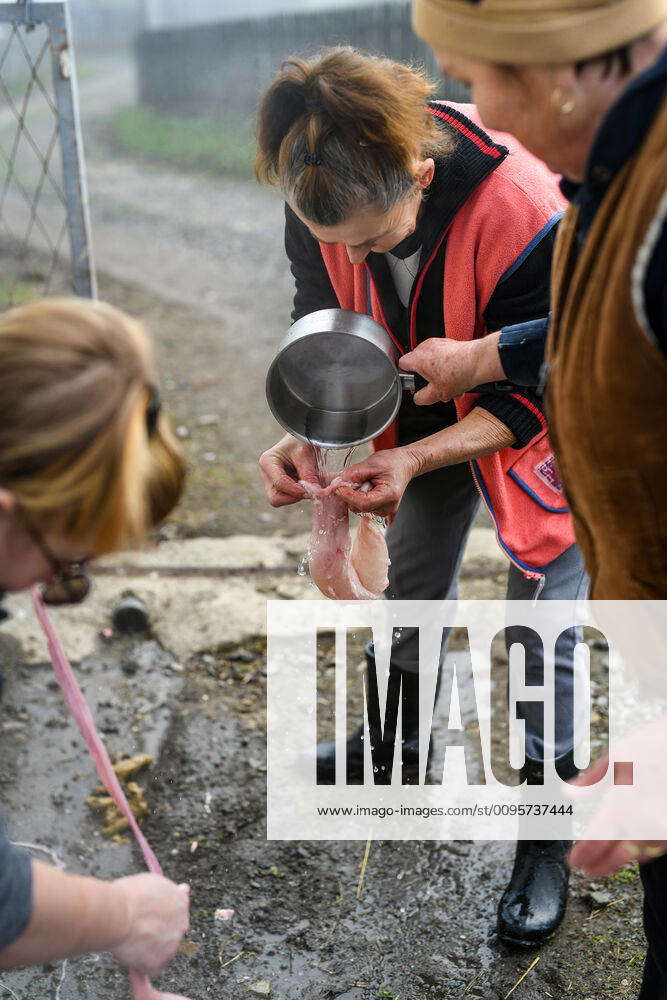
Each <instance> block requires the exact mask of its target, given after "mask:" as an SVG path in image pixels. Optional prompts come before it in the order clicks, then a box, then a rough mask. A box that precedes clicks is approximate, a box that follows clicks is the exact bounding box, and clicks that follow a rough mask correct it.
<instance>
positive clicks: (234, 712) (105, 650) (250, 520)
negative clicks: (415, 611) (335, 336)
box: [0, 60, 644, 1000]
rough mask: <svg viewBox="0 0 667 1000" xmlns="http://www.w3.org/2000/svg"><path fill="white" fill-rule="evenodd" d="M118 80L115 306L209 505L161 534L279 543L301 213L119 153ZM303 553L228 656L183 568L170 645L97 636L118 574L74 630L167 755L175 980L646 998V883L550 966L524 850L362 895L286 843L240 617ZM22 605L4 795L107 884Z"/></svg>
mask: <svg viewBox="0 0 667 1000" xmlns="http://www.w3.org/2000/svg"><path fill="white" fill-rule="evenodd" d="M104 72H105V73H106V74H107V77H106V78H105V79H104V80H99V79H95V78H93V79H92V80H90V79H88V80H87V81H85V82H83V81H82V104H83V109H84V117H85V120H84V127H85V134H86V139H87V143H88V151H89V162H90V187H91V201H92V209H93V221H94V232H95V240H96V251H97V258H98V263H99V268H100V279H101V281H100V284H101V293H102V295H103V296H104V297H106V298H108V299H110V300H111V301H113V302H115V303H117V304H119V305H121V306H123V307H125V308H127V309H128V310H130V311H131V312H134V313H135V314H136V315H139V316H141V317H143V318H144V319H145V320H146V321H147V322H148V324H149V325H150V327H151V329H152V330H153V332H154V335H155V338H156V344H157V355H158V364H159V370H160V376H161V387H162V391H163V395H164V399H165V405H166V407H167V409H168V410H169V412H170V413H171V414H172V415H173V418H174V422H175V424H176V425H177V426H178V427H179V428H180V430H179V433H180V434H181V436H182V441H183V444H184V447H185V448H186V450H187V452H188V455H189V457H190V460H191V478H190V487H189V490H188V495H187V497H186V499H185V501H184V504H183V505H182V507H181V508H180V509H179V511H178V512H177V514H176V515H175V517H174V518H173V519H172V521H171V523H170V525H168V526H167V527H166V528H165V530H164V531H163V533H162V537H163V538H167V539H169V538H171V539H175V541H173V542H172V543H171V544H172V545H176V546H178V545H179V544H183V545H187V541H184V542H182V543H180V542H179V539H188V538H198V537H201V536H206V537H209V536H210V537H214V536H217V537H221V536H223V537H225V536H232V537H231V538H230V541H233V537H234V536H237V535H239V534H241V533H244V534H246V535H248V536H252V539H254V541H252V544H253V545H257V546H259V549H258V551H260V552H261V551H262V549H261V546H262V545H264V544H267V545H268V544H269V543H270V541H271V539H270V538H269V536H275V535H278V534H287V535H294V534H295V533H298V534H301V533H303V532H304V531H306V529H307V525H308V512H307V511H306V510H304V509H302V508H294V509H291V510H289V511H281V512H276V511H272V510H271V509H269V508H268V507H267V506H266V505H265V503H264V501H263V495H262V492H261V488H260V485H259V481H258V478H257V474H256V464H255V463H256V457H257V454H258V452H259V451H260V450H261V449H262V448H264V447H266V445H267V444H269V443H270V442H271V441H272V440H273V438H274V435H275V425H274V424H273V422H272V420H271V418H270V417H269V415H268V413H267V411H266V408H265V405H264V401H263V391H262V382H263V373H264V371H265V369H266V365H267V363H268V360H269V359H270V357H271V355H272V351H273V348H274V345H275V343H276V342H277V340H278V339H279V337H280V335H281V332H282V331H283V329H284V328H285V326H286V325H287V322H288V313H289V280H288V278H289V275H288V273H287V270H286V268H285V265H284V261H283V258H282V249H281V233H280V228H281V226H280V223H281V206H280V204H279V202H278V200H277V199H276V198H275V197H274V196H273V195H272V194H271V193H267V192H258V191H257V190H256V189H255V188H254V186H252V184H251V183H250V182H247V183H245V182H242V181H225V180H224V179H223V180H213V179H211V178H205V177H196V176H187V175H182V174H176V173H170V172H169V171H168V170H166V169H164V168H156V167H153V166H148V165H145V164H140V163H135V162H133V161H130V160H127V159H123V158H119V156H118V155H117V153H115V152H114V151H112V150H110V149H109V147H108V145H107V144H106V143H105V121H106V120H107V118H108V115H109V114H110V113H112V112H113V110H115V108H116V107H117V106H119V104H122V103H123V102H126V101H128V100H130V99H131V95H132V74H131V66H130V65H129V64H128V63H126V62H123V61H120V62H119V61H118V60H116V61H113V62H112V63H110V64H109V66H107V67H106V68H105V70H104ZM87 93H88V94H89V100H88V101H87V98H86V95H87ZM479 525H480V526H479V528H478V531H479V532H482V533H486V536H488V537H486V541H485V542H484V544H483V545H482V546H481V549H480V550H479V552H478V553H477V554H476V555H475V554H474V553H473V554H471V555H470V556H469V558H468V559H467V561H466V564H465V567H464V581H463V593H464V596H466V595H467V596H476V597H489V598H491V597H499V596H502V577H503V567H502V562H500V561H499V560H498V556H497V555H496V554H495V550H493V545H492V538H491V537H490V536H491V532H490V531H489V529H488V526H487V527H484V524H483V521H480V522H479ZM480 537H481V536H480ZM252 539H251V540H252ZM247 544H248V545H249V546H250V544H251V541H248V543H247ZM297 548H298V546H297ZM174 551H177V550H174ZM170 558H171V557H170ZM297 562H298V558H297V556H296V555H295V554H290V553H289V552H287V551H286V554H285V563H284V565H282V566H281V568H280V573H279V574H278V573H277V574H276V576H275V577H271V576H270V574H269V577H268V578H267V579H260V578H259V577H257V576H256V575H253V576H250V575H249V573H248V575H247V576H246V577H244V576H243V574H242V573H241V574H240V575H239V578H238V581H237V582H238V590H237V591H235V590H234V589H233V587H232V585H231V584H229V587H230V589H229V612H230V615H231V612H232V610H233V611H234V615H235V617H234V625H233V628H232V629H231V631H230V632H229V636H233V638H229V636H228V638H227V640H226V641H225V642H224V643H223V644H220V643H213V644H211V642H210V641H209V640H207V639H206V637H205V636H204V634H203V630H202V629H200V628H199V625H197V628H196V629H195V628H193V629H190V630H188V628H187V624H188V619H189V617H191V614H192V613H191V611H190V610H189V609H192V608H193V607H194V604H193V602H195V601H196V605H197V614H198V615H200V616H201V615H205V614H206V609H207V607H209V606H210V607H211V608H215V612H214V613H215V615H216V616H217V617H223V618H224V615H225V611H224V607H223V608H222V609H221V607H220V605H219V604H215V600H216V593H217V591H216V588H219V586H221V584H219V583H218V582H217V581H216V579H215V578H214V577H213V576H212V577H211V579H210V581H209V582H208V584H207V586H208V587H209V590H208V591H206V590H201V589H200V590H197V591H196V592H195V591H194V589H193V587H194V582H193V581H192V580H190V579H188V578H187V575H186V576H184V577H183V578H180V579H179V578H174V579H171V578H169V579H170V582H169V581H168V580H167V578H166V577H165V578H164V579H163V578H162V577H161V576H160V574H159V573H157V572H155V571H153V570H149V569H146V571H145V574H144V576H143V577H139V576H138V577H137V579H136V581H135V580H134V579H133V580H132V584H133V589H135V590H137V591H138V592H139V593H141V594H142V595H143V596H145V598H146V600H147V601H148V603H149V610H150V611H151V614H152V617H153V619H154V625H155V635H147V636H139V637H135V638H133V639H122V638H120V637H118V636H114V637H112V638H111V639H106V640H105V639H103V638H101V637H100V636H99V635H98V633H99V631H100V630H101V629H102V628H103V627H104V626H107V625H108V622H109V613H110V610H111V607H112V606H113V603H114V601H115V600H116V599H117V597H118V596H119V594H120V592H121V591H122V587H123V578H116V577H109V578H108V579H107V578H106V577H103V578H100V580H98V588H99V591H100V592H101V594H102V599H101V600H100V601H99V602H98V603H97V604H94V605H92V606H91V607H92V610H89V611H88V612H84V611H81V625H80V627H79V623H78V620H77V618H76V617H75V616H72V615H71V614H70V617H69V618H68V617H67V614H66V613H63V615H62V617H61V618H59V622H60V623H62V628H63V629H65V631H64V634H65V635H66V636H67V641H68V644H69V648H70V649H71V650H73V651H75V650H78V649H79V648H80V649H81V651H80V652H79V653H76V654H75V653H74V652H73V657H74V659H76V660H77V661H79V663H78V672H79V675H80V677H81V679H82V683H83V684H84V687H85V689H86V693H87V694H88V696H89V698H90V700H91V703H92V706H93V709H94V711H95V715H96V718H97V719H98V721H99V723H100V726H101V730H102V732H103V735H104V736H105V738H106V740H107V743H108V745H109V747H110V750H111V752H112V753H113V754H114V755H115V756H117V757H120V756H122V755H127V754H132V753H135V752H138V751H142V752H143V751H145V752H148V753H150V754H152V755H153V756H154V757H155V764H154V765H153V767H152V768H151V769H150V770H149V771H147V772H145V773H144V774H143V775H140V776H139V781H140V783H141V784H142V785H143V786H144V788H145V790H146V795H147V799H148V803H149V808H150V813H149V816H148V818H147V820H146V822H145V831H146V834H147V835H148V837H149V840H150V841H151V843H152V844H153V846H154V848H155V850H156V852H157V854H158V856H159V857H160V858H161V859H162V860H163V863H164V866H165V869H166V870H167V872H168V874H169V875H170V876H172V877H173V878H175V879H176V880H178V881H183V880H187V881H189V882H190V883H191V886H192V903H193V912H192V929H191V932H190V934H189V936H188V944H187V946H186V948H185V950H184V953H182V954H180V955H179V956H178V957H177V959H176V960H175V961H174V963H173V964H172V966H171V967H170V970H169V973H168V975H166V976H165V977H164V979H163V982H162V986H163V988H168V989H172V990H174V989H176V990H178V991H181V992H184V993H186V994H187V995H188V996H190V997H192V998H193V1000H199V998H204V997H208V996H212V997H221V998H223V997H224V998H228V1000H242V998H243V1000H246V998H248V997H252V996H261V995H270V996H271V997H274V998H276V1000H288V998H289V1000H306V998H308V1000H311V998H312V1000H334V998H338V1000H379V998H382V997H384V998H385V1000H391V998H393V1000H427V998H428V1000H430V998H437V1000H464V998H477V1000H492V998H493V1000H496V998H505V997H507V995H508V994H509V992H510V991H511V990H512V988H513V987H514V986H515V984H517V983H518V981H519V979H520V977H521V976H523V974H524V973H525V972H526V970H527V969H528V968H529V967H530V966H531V963H532V962H533V961H534V959H535V958H536V957H539V961H538V962H537V964H536V965H535V966H534V967H533V968H532V969H531V971H530V972H529V973H528V975H527V976H526V977H525V979H523V980H522V981H521V982H520V983H519V985H517V986H516V989H515V990H514V992H512V994H511V995H512V996H513V997H515V998H517V1000H542V998H545V997H556V998H565V997H567V998H573V1000H606V998H609V1000H611V998H614V1000H630V998H632V997H634V996H635V995H636V993H637V987H638V980H639V976H640V970H641V962H642V956H643V948H644V943H643V937H642V934H641V921H640V900H641V892H640V887H639V880H638V876H637V873H636V871H633V870H629V871H627V872H622V873H620V874H618V875H616V876H614V877H613V878H611V879H606V880H598V882H596V883H594V884H591V883H590V882H589V881H587V880H585V879H582V878H580V877H579V876H576V875H575V876H574V878H573V886H572V892H571V897H570V904H569V908H568V914H567V918H566V921H565V924H564V926H563V928H562V930H561V931H560V933H559V934H558V935H557V937H556V938H555V939H554V940H553V942H551V943H550V944H548V945H547V946H546V947H544V948H543V949H541V951H539V952H538V953H535V954H533V953H511V952H508V951H507V950H506V949H504V948H503V947H502V946H500V945H499V944H498V942H497V941H496V939H495V935H494V915H495V907H496V905H497V901H498V898H499V896H500V893H501V892H502V889H503V887H504V884H505V882H506V880H507V877H508V875H509V871H510V868H511V859H512V852H513V848H512V845H511V844H509V843H499V844H498V843H468V842H465V843H447V844H437V843H415V842H407V843H391V842H386V843H382V842H376V843H373V844H372V846H371V850H370V856H369V860H368V867H367V870H366V874H365V879H364V883H363V887H362V891H361V894H360V898H357V888H358V882H359V870H360V862H361V859H362V857H363V854H364V849H365V845H364V844H363V843H343V842H341V843H337V842H330V843H329V842H324V843H323V842H317V843H314V842H313V843H309V842H303V843H293V842H285V843H282V842H267V841H266V839H265V823H264V815H265V736H264V710H265V702H264V698H265V684H266V678H265V656H264V644H263V638H262V636H261V634H259V633H260V632H261V627H260V626H258V625H255V624H253V626H252V628H249V627H246V629H245V630H244V628H243V627H242V617H241V619H239V617H238V616H239V614H241V616H242V611H243V607H244V601H247V600H248V594H249V593H250V590H252V593H253V594H254V596H255V597H257V596H258V595H259V598H260V599H261V600H264V599H265V597H266V596H276V595H278V596H282V597H285V598H287V597H289V596H303V583H302V582H301V583H299V584H298V586H297V587H296V589H293V590H292V591H290V587H289V586H288V584H296V583H298V578H297V576H296V566H297ZM246 569H247V566H246ZM151 572H153V577H151V575H150V574H151ZM234 580H236V577H235V578H234ZM142 581H143V582H142ZM142 586H143V587H145V593H144V592H143V591H142ZM167 586H169V587H170V588H171V589H170V590H169V597H168V599H164V596H163V595H164V593H165V592H166V588H167ZM225 586H227V583H225ZM234 586H236V583H235V584H234ZM105 587H106V588H107V589H106V590H105ZM243 587H246V588H247V589H246V590H243ZM114 588H115V589H114ZM11 607H12V613H13V617H12V618H11V619H10V620H9V621H8V622H7V623H5V624H4V625H3V627H2V631H1V633H0V636H1V639H0V641H1V642H2V647H1V649H0V653H1V655H2V662H3V664H4V665H5V671H6V674H7V678H8V683H7V691H6V695H5V700H4V702H3V711H2V716H1V721H0V761H2V768H1V769H0V795H1V798H2V801H3V803H4V804H5V805H6V808H7V813H8V816H9V821H10V830H11V833H12V835H13V836H14V837H15V838H16V839H18V840H22V841H31V842H37V843H39V844H42V845H45V846H47V847H48V848H49V849H51V850H52V851H55V852H56V854H57V855H58V857H59V858H60V859H61V860H62V861H63V862H64V863H65V865H66V867H67V868H68V870H72V871H81V872H95V873H98V874H101V875H104V876H108V877H112V876H118V875H121V874H125V873H127V872H129V871H134V870H140V869H141V867H142V866H141V862H140V859H139V857H138V856H137V854H136V852H135V851H134V850H133V848H132V847H131V845H129V844H123V843H121V844H117V843H113V842H111V841H109V840H108V839H106V838H105V837H103V836H102V834H101V832H100V823H99V821H98V819H97V818H96V817H95V816H94V815H93V814H92V813H91V812H90V810H89V809H88V808H87V807H86V805H85V802H84V800H85V798H86V797H87V796H88V795H89V794H90V792H91V790H92V788H93V787H94V785H95V784H96V781H95V778H94V776H93V771H92V766H91V762H90V759H89V757H88V755H87V753H86V752H85V751H84V750H83V749H82V746H81V741H80V740H79V738H78V736H77V735H76V733H75V731H74V729H73V728H72V723H71V722H70V721H69V720H68V719H67V716H66V714H65V711H64V709H63V707H62V703H61V700H60V695H59V693H58V691H57V690H56V689H55V688H54V684H53V681H52V679H51V676H50V671H49V668H48V666H47V665H46V663H45V655H44V651H43V648H41V647H40V646H39V644H38V641H37V638H36V635H35V633H34V628H33V627H32V626H31V625H30V617H29V615H30V612H29V609H28V607H27V605H26V603H25V602H24V601H22V600H20V599H19V600H16V601H14V603H12V605H11ZM239 609H240V610H239ZM211 614H213V611H211ZM84 620H85V621H84ZM200 620H201V619H200V618H198V619H197V621H198V622H199V621H200ZM240 621H241V624H240ZM84 624H85V630H86V634H85V636H79V632H80V631H81V632H82V633H83V631H84ZM79 640H80V642H79ZM150 643H154V645H149V644H150ZM239 650H241V652H239ZM603 669H604V664H603V663H601V662H598V663H597V665H596V670H597V671H603ZM500 696H501V694H500V692H496V697H500ZM599 708H600V712H601V714H602V713H603V710H604V706H603V705H602V704H601V705H600V706H599ZM591 891H600V892H603V893H607V895H606V896H603V897H602V899H604V900H606V901H607V904H606V905H604V906H603V907H602V908H601V909H594V908H593V903H592V901H591V899H590V896H589V894H590V892H591ZM227 906H232V907H234V908H235V910H236V916H235V918H234V920H233V921H232V922H231V923H228V924H220V923H216V922H215V920H214V917H213V914H214V911H215V910H216V909H217V908H218V907H227ZM61 977H62V969H61V967H60V966H53V967H45V968H39V969H35V970H30V971H27V972H18V973H11V974H3V975H2V976H0V982H1V983H2V985H3V986H4V988H5V991H6V993H7V995H8V996H11V995H13V996H15V997H17V998H19V1000H37V998H39V1000H43V998H46V997H55V996H56V995H58V994H57V989H58V984H59V982H60V981H61ZM266 983H268V984H269V986H268V989H270V994H267V993H266V990H267V986H266ZM262 991H264V992H262ZM2 995H3V992H2V988H0V996H2ZM59 996H60V997H61V1000H80V998H81V1000H83V998H86V1000H97V998H100V1000H101V998H102V997H104V998H108V1000H121V998H125V997H127V996H128V989H127V983H126V979H125V977H124V974H123V973H122V972H121V971H119V970H118V969H117V968H116V967H115V966H114V964H113V963H112V962H111V961H110V960H108V958H106V957H104V956H88V957H86V958H83V959H80V960H77V961H73V962H71V963H69V966H68V968H67V969H66V971H65V976H64V979H63V980H62V988H61V990H60V993H59Z"/></svg>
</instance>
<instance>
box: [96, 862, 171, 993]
mask: <svg viewBox="0 0 667 1000" xmlns="http://www.w3.org/2000/svg"><path fill="white" fill-rule="evenodd" d="M113 886H114V887H115V888H116V889H118V891H119V892H120V893H121V894H122V895H123V897H124V901H125V905H126V907H127V926H126V932H125V935H124V937H123V939H122V940H121V941H120V943H119V944H117V945H116V946H115V947H114V948H113V949H112V953H113V955H114V957H115V958H116V959H118V961H119V962H120V963H121V964H122V965H126V966H129V967H130V968H132V969H138V970H139V971H140V972H144V973H145V974H146V975H147V976H159V975H160V973H161V972H162V971H163V970H164V968H165V966H166V965H167V963H168V962H170V961H171V959H172V958H173V957H174V955H175V954H176V952H177V951H178V946H179V945H180V943H181V941H182V939H183V935H184V934H186V933H187V930H188V926H189V917H188V913H189V908H190V893H189V889H190V887H189V886H187V885H176V884H175V883H174V882H170V881H169V879H166V878H163V877H162V876H161V875H152V874H150V873H149V872H144V873H142V874H141V875H129V876H127V877H126V878H120V879H117V880H116V881H115V882H114V883H113Z"/></svg>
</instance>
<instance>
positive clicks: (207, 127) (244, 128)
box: [109, 105, 255, 176]
mask: <svg viewBox="0 0 667 1000" xmlns="http://www.w3.org/2000/svg"><path fill="white" fill-rule="evenodd" d="M109 134H110V138H111V141H112V142H113V143H114V145H115V146H117V147H119V148H120V149H122V150H123V151H124V152H127V153H131V154H133V155H134V156H140V157H142V158H145V159H149V160H155V161H157V162H161V163H169V164H171V165H172V166H175V167H178V168H179V169H180V170H188V171H202V172H205V173H211V174H235V175H237V176H239V175H240V176H248V175H250V174H251V172H252V161H253V156H254V146H255V144H254V139H253V137H252V133H251V130H250V126H249V125H242V124H241V125H236V126H233V125H225V124H219V123H214V122H210V121H203V120H202V119H190V118H180V117H175V116H173V115H163V114H160V113H159V112H157V111H154V110H153V109H152V108H147V107H145V106H142V105H139V106H137V107H131V108H122V109H121V110H120V111H118V112H117V113H116V114H115V115H114V117H113V118H112V119H111V122H110V125H109Z"/></svg>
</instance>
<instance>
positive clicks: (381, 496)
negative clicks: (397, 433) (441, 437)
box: [335, 447, 419, 518]
mask: <svg viewBox="0 0 667 1000" xmlns="http://www.w3.org/2000/svg"><path fill="white" fill-rule="evenodd" d="M418 473H419V461H418V458H417V456H416V454H415V453H414V452H413V451H412V449H411V448H409V447H404V448H388V449H386V450H385V451H377V452H375V454H374V455H371V456H370V458H367V459H365V461H363V462H358V463H357V465H351V466H350V468H349V469H345V470H344V471H343V472H341V474H340V478H341V479H342V480H343V481H344V482H345V483H350V486H345V485H341V486H339V487H338V489H337V490H336V491H335V492H336V495H337V496H339V497H340V498H341V500H344V501H345V503H346V504H347V506H348V507H349V508H350V510H353V511H355V512H356V513H357V514H370V513H373V514H378V515H379V516H380V517H389V518H392V517H394V515H395V514H396V511H397V510H398V505H399V504H400V502H401V498H402V497H403V494H404V492H405V488H406V486H407V485H408V483H409V482H410V480H411V479H413V478H414V477H415V476H416V475H417V474H418ZM364 483H370V486H371V488H370V490H368V491H367V492H361V491H360V490H359V487H360V486H362V485H363V484H364ZM354 487H357V488H356V489H355V488H354Z"/></svg>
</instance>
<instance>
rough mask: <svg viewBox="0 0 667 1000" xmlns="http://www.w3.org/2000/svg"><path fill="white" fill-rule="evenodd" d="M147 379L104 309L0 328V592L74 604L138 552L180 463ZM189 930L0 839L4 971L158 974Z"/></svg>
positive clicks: (168, 915) (137, 346) (153, 904)
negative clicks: (108, 564)
mask: <svg viewBox="0 0 667 1000" xmlns="http://www.w3.org/2000/svg"><path fill="white" fill-rule="evenodd" d="M154 378H155V376H154V372H153V367H152V361H151V350H150V345H149V342H148V340H147V338H146V335H145V333H144V331H143V329H142V327H141V326H140V324H139V323H137V322H135V321H134V320H132V319H130V318H129V317H128V316H126V315H125V314H124V313H122V312H120V311H119V310H117V309H114V308H112V307H111V306H108V305H104V304H103V303H93V302H84V301H81V300H69V299H60V300H58V299H54V300H45V301H42V302H39V303H36V304H34V305H27V306H22V307H20V308H17V309H12V310H10V311H9V312H6V313H3V314H2V315H0V588H2V589H4V590H12V591H13V590H22V589H24V588H25V587H29V586H31V585H32V584H35V583H39V582H42V583H43V584H44V595H45V599H46V600H50V601H51V602H52V603H65V602H68V601H79V600H81V599H82V598H83V597H85V595H86V592H87V589H88V582H87V577H86V575H85V571H84V566H85V563H86V562H87V561H88V560H89V559H92V558H95V557H96V556H99V555H102V554H103V553H107V552H111V551H113V550H115V549H120V548H126V547H128V546H134V545H137V544H139V543H140V542H141V541H142V539H144V537H145V536H146V533H147V532H148V531H149V530H150V528H151V527H153V526H154V525H155V524H157V523H158V522H159V521H160V520H161V519H162V518H163V517H164V516H165V515H166V514H168V513H169V511H170V510H171V509H172V508H173V507H174V505H175V504H176V502H177V501H178V499H179V496H180V494H181V491H182V488H183V481H184V471H185V470H184V462H183V458H182V455H181V452H180V450H179V448H178V445H177V443H176V441H175V439H174V438H173V437H172V434H171V431H170V429H169V426H168V423H167V421H166V419H165V417H164V416H163V415H162V414H161V413H160V407H159V401H158V397H157V391H156V388H155V381H154ZM187 926H188V890H187V886H177V885H174V884H173V883H172V882H170V881H169V880H168V879H165V878H162V877H160V876H157V875H152V874H148V873H145V874H140V875H133V876H130V877H128V878H122V879H118V880H116V881H114V882H105V881H102V880H100V879H94V878H83V877H81V876H77V875H67V874H65V873H63V872H61V871H57V870H56V869H54V868H51V867H49V866H48V865H45V864H42V863H40V862H37V861H31V860H30V859H29V857H28V856H27V855H26V854H25V853H24V852H22V851H20V850H18V849H17V848H15V847H13V846H12V845H11V844H10V843H9V841H8V840H7V838H6V836H5V834H4V831H3V830H2V828H1V826H0V969H7V968H12V967H15V966H20V965H31V964H36V963H41V962H45V961H49V960H51V959H56V958H62V957H65V956H70V955H78V954H81V953H83V952H87V951H92V952H97V951H111V952H112V953H113V954H114V955H115V957H116V958H117V959H118V960H119V961H120V962H122V963H123V964H125V965H128V966H132V967H134V968H137V969H140V970H142V971H144V972H146V973H147V974H149V975H157V974H158V973H160V972H161V971H162V969H163V968H164V966H165V965H166V963H167V962H168V961H169V960H170V959H171V958H172V956H173V955H174V954H175V952H176V949H177V947H178V945H179V943H180V941H181V938H182V936H183V934H184V933H185V931H186V930H187Z"/></svg>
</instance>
